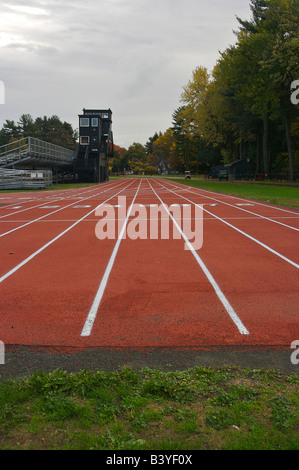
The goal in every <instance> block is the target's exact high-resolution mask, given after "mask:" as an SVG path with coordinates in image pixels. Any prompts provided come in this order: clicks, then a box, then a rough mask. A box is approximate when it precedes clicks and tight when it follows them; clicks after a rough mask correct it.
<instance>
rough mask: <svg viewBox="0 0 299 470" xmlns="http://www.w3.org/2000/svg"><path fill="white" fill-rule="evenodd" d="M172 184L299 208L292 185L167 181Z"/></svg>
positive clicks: (297, 193)
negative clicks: (176, 183)
mask: <svg viewBox="0 0 299 470" xmlns="http://www.w3.org/2000/svg"><path fill="white" fill-rule="evenodd" d="M169 181H172V182H174V183H175V182H178V183H183V184H187V185H189V186H194V187H196V188H202V189H207V190H210V191H216V192H219V193H224V194H231V195H233V196H239V197H247V198H249V199H256V200H258V201H262V202H269V203H272V204H281V205H284V206H289V207H298V208H299V187H295V186H294V185H291V184H290V185H287V186H283V185H274V184H270V183H269V184H252V183H236V182H234V183H231V182H226V181H209V180H207V181H202V180H195V179H194V180H191V181H190V180H184V179H173V178H171V179H169Z"/></svg>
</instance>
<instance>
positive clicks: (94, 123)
mask: <svg viewBox="0 0 299 470" xmlns="http://www.w3.org/2000/svg"><path fill="white" fill-rule="evenodd" d="M98 126H99V119H98V118H91V127H98Z"/></svg>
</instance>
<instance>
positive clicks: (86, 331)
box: [81, 180, 142, 336]
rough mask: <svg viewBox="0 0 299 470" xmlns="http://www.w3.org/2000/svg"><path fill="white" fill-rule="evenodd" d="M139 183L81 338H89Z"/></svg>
mask: <svg viewBox="0 0 299 470" xmlns="http://www.w3.org/2000/svg"><path fill="white" fill-rule="evenodd" d="M141 181H142V180H140V183H139V186H138V189H137V192H136V194H135V196H134V199H133V201H132V203H131V205H130V207H129V209H128V212H127V217H126V219H125V222H124V224H123V226H122V229H121V231H120V234H119V236H118V239H117V242H116V244H115V246H114V249H113V252H112V255H111V257H110V260H109V263H108V265H107V267H106V270H105V273H104V276H103V278H102V281H101V283H100V286H99V288H98V291H97V293H96V296H95V298H94V301H93V304H92V306H91V309H90V311H89V313H88V315H87V318H86V321H85V324H84V326H83V329H82V332H81V336H90V334H91V330H92V327H93V324H94V321H95V319H96V316H97V312H98V309H99V306H100V303H101V301H102V298H103V295H104V292H105V289H106V285H107V282H108V279H109V276H110V273H111V271H112V268H113V265H114V261H115V258H116V255H117V252H118V249H119V246H120V243H121V240H122V238H123V235H124V232H125V229H126V226H127V223H128V220H129V217H130V214H131V211H132V208H133V205H134V202H135V199H136V197H137V194H138V192H139V189H140V186H141Z"/></svg>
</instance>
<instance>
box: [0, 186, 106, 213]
mask: <svg viewBox="0 0 299 470" xmlns="http://www.w3.org/2000/svg"><path fill="white" fill-rule="evenodd" d="M111 187H113V182H112V183H111V186H109V188H111ZM97 189H98V187H97V188H95V187H93V189H89V190H88V191H85V194H88V193H90V192H92V191H96V190H97ZM80 194H83V193H80ZM96 195H97V194H95V196H96ZM53 197H54V196H53V195H51V196H46V199H51V198H53ZM63 199H64V198H63ZM61 200H62V198H61V197H57V196H56V198H55V199H53V200H52V201H51V203H52V204H54V203H56V202H58V201H61ZM15 204H16V203H14V204H13V205H15ZM46 204H49V201H48V202H43V203H42V204H38V205H37V206H32V207H27V208H26V209H22V210H20V211H17V212H11V213H10V214H6V215H1V216H0V219H3V218H5V217H10V216H11V215H15V214H18V213H20V212H25V211H30V210H31V209H36V208H37V207H40V208H42V206H45V205H46ZM21 207H23V206H20V208H21ZM3 209H4V208H3ZM6 209H8V207H6ZM10 209H13V208H12V207H10Z"/></svg>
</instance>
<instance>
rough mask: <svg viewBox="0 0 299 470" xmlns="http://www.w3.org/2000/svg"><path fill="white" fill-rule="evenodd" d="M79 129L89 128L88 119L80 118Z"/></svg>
mask: <svg viewBox="0 0 299 470" xmlns="http://www.w3.org/2000/svg"><path fill="white" fill-rule="evenodd" d="M80 126H81V127H89V118H80Z"/></svg>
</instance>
